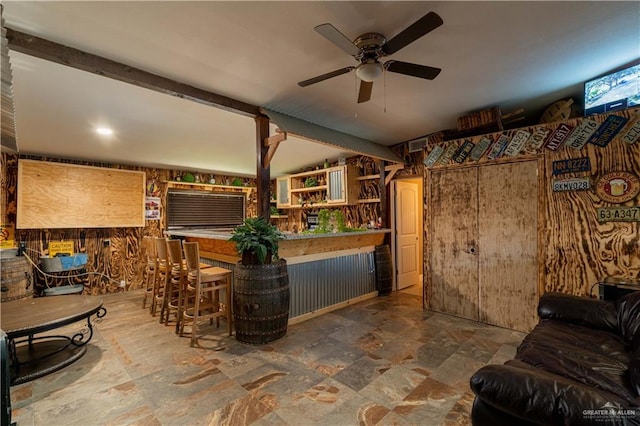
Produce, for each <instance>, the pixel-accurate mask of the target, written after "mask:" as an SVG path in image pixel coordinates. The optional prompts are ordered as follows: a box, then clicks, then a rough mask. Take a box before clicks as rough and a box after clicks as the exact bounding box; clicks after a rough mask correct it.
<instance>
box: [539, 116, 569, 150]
mask: <svg viewBox="0 0 640 426" xmlns="http://www.w3.org/2000/svg"><path fill="white" fill-rule="evenodd" d="M574 128H575V126H570V125H568V124H566V123H560V125H559V126H558V128H557V129H556V130H555V131H554V132H553V133H551V135H550V136H549V137H548V138H547V140H546V142H545V144H544V147H545V148H547V149H550V150H551V151H557V150H558V148H560V147H561V146H562V144H563V143H564V141H565V140H566V139H567V138H568V137H569V135H570V134H571V131H573V129H574Z"/></svg>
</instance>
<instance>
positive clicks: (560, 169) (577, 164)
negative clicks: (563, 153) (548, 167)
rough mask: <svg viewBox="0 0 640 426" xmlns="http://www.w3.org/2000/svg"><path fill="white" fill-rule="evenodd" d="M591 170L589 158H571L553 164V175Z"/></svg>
mask: <svg viewBox="0 0 640 426" xmlns="http://www.w3.org/2000/svg"><path fill="white" fill-rule="evenodd" d="M590 170H591V161H590V160H589V157H580V158H572V159H569V160H559V161H554V162H553V175H554V176H555V175H561V174H564V173H573V172H588V171H590Z"/></svg>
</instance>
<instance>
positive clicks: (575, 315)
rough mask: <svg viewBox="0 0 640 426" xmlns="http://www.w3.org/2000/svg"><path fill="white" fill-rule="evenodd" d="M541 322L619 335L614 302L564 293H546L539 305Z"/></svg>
mask: <svg viewBox="0 0 640 426" xmlns="http://www.w3.org/2000/svg"><path fill="white" fill-rule="evenodd" d="M538 316H539V317H540V319H541V320H545V319H552V320H558V321H564V322H570V323H572V324H577V325H582V326H585V327H592V328H599V329H601V330H606V331H611V332H614V333H618V318H617V312H616V308H615V305H614V304H613V302H609V301H603V300H599V299H589V298H586V297H581V296H574V295H570V294H564V293H553V292H552V293H545V294H544V295H542V297H541V298H540V302H539V304H538Z"/></svg>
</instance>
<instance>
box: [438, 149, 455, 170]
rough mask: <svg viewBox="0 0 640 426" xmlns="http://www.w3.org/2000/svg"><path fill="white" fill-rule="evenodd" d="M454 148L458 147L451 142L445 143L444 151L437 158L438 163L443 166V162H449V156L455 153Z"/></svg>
mask: <svg viewBox="0 0 640 426" xmlns="http://www.w3.org/2000/svg"><path fill="white" fill-rule="evenodd" d="M456 149H458V147H457V146H456V145H455V144H453V143H450V144H449V145H447V147H446V148H445V149H444V152H443V153H442V155H441V156H440V159H439V160H438V164H442V165H443V166H444V165H445V164H449V161H450V160H451V157H453V154H455V153H456Z"/></svg>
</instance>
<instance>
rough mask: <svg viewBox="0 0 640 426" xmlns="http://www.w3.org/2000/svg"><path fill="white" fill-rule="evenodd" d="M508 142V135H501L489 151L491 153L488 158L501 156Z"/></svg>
mask: <svg viewBox="0 0 640 426" xmlns="http://www.w3.org/2000/svg"><path fill="white" fill-rule="evenodd" d="M508 144H509V138H508V137H507V136H506V135H500V137H499V138H498V140H496V141H495V142H494V143H493V145H492V146H491V151H489V153H488V154H487V158H488V159H489V160H495V159H496V158H499V157H500V156H501V155H502V153H503V152H504V150H505V148H506V147H507V145H508Z"/></svg>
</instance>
